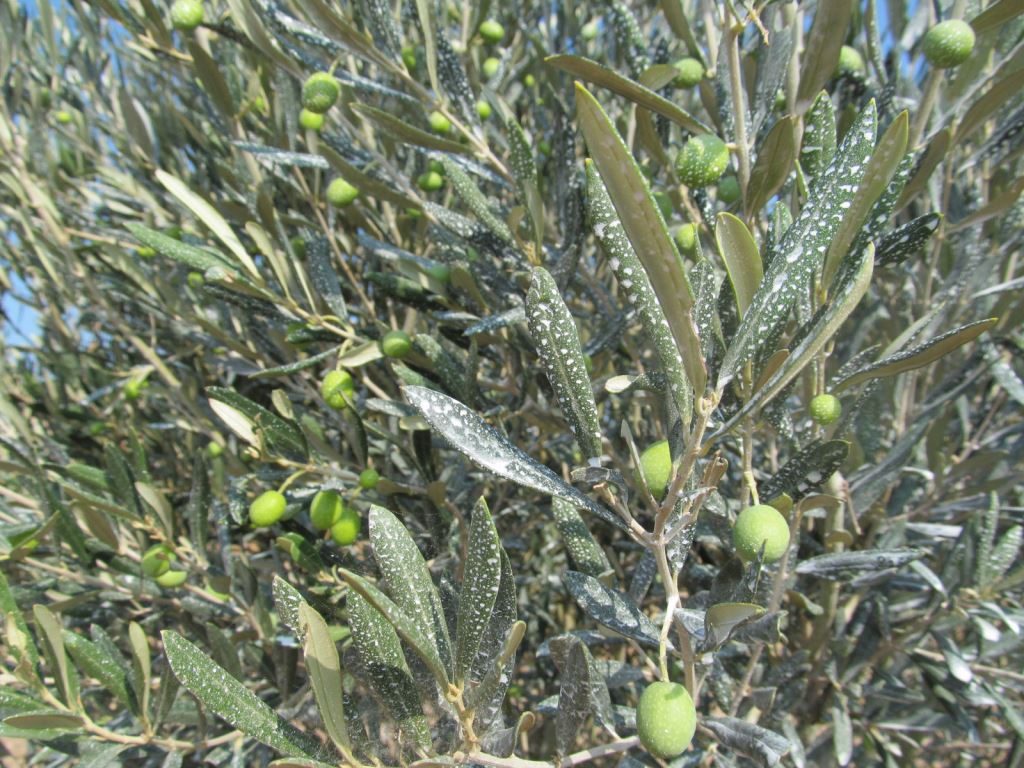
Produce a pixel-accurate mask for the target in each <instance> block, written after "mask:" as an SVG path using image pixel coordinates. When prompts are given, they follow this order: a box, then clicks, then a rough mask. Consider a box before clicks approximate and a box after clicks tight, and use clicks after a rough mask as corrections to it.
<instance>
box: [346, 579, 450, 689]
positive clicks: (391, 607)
mask: <svg viewBox="0 0 1024 768" xmlns="http://www.w3.org/2000/svg"><path fill="white" fill-rule="evenodd" d="M338 574H339V575H340V576H341V578H343V579H344V580H345V583H346V584H348V585H349V587H351V588H352V589H353V590H355V591H356V592H358V593H359V594H360V595H362V597H363V598H364V599H365V600H366V601H367V602H368V603H369V604H370V605H372V606H373V607H374V608H375V609H376V610H378V611H380V613H381V614H383V616H384V618H386V619H387V620H388V622H390V624H391V626H393V627H394V628H395V631H396V632H397V633H398V636H399V637H401V638H402V639H403V640H404V641H405V642H406V643H408V645H409V647H410V648H412V649H413V651H414V652H415V653H416V655H417V656H419V657H420V658H421V659H422V660H423V663H424V664H426V665H427V668H428V669H429V670H430V672H431V674H433V675H434V679H435V680H437V682H438V685H440V686H441V687H442V688H447V686H448V683H449V677H448V670H447V669H446V668H445V665H444V664H442V663H441V657H440V656H438V653H437V646H435V645H434V643H433V642H432V640H431V638H430V636H429V635H426V634H424V633H423V632H422V631H420V628H419V626H418V625H417V623H416V622H415V621H413V620H412V619H411V618H409V617H408V616H407V615H406V614H405V612H404V611H402V609H401V608H399V607H398V606H397V605H395V603H394V602H393V601H392V600H391V598H389V597H388V596H387V595H385V594H384V593H383V592H381V591H380V590H379V589H377V588H376V587H375V586H374V585H373V584H371V583H370V582H368V581H367V580H366V579H364V578H363V577H362V576H359V575H358V574H355V573H352V572H351V571H346V570H345V569H344V568H339V569H338Z"/></svg>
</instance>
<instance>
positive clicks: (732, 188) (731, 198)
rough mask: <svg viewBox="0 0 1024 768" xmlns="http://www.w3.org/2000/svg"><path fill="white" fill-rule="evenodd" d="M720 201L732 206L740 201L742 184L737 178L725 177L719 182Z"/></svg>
mask: <svg viewBox="0 0 1024 768" xmlns="http://www.w3.org/2000/svg"><path fill="white" fill-rule="evenodd" d="M718 199H719V200H721V201H722V202H723V203H725V204H726V205H732V204H733V203H735V202H736V201H737V200H739V199H740V183H739V181H738V180H737V179H736V177H735V176H732V175H729V176H723V177H722V178H721V179H720V180H719V182H718Z"/></svg>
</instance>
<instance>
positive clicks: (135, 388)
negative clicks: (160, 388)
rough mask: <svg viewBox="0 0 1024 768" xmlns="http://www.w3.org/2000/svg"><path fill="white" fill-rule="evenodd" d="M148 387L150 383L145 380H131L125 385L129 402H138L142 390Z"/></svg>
mask: <svg viewBox="0 0 1024 768" xmlns="http://www.w3.org/2000/svg"><path fill="white" fill-rule="evenodd" d="M148 386H149V383H148V382H146V381H145V379H129V380H128V381H126V382H125V383H124V390H123V391H124V396H125V398H126V399H128V400H138V399H139V397H140V396H141V395H142V390H144V389H146V387H148Z"/></svg>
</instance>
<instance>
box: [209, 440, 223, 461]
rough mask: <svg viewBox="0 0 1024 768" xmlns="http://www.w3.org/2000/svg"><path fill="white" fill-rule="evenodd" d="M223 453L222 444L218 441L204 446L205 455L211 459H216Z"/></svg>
mask: <svg viewBox="0 0 1024 768" xmlns="http://www.w3.org/2000/svg"><path fill="white" fill-rule="evenodd" d="M223 453H224V446H222V445H221V444H220V443H210V444H209V445H207V446H206V455H207V456H209V457H210V458H211V459H216V458H217V457H218V456H220V455H222V454H223Z"/></svg>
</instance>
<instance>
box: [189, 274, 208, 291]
mask: <svg viewBox="0 0 1024 768" xmlns="http://www.w3.org/2000/svg"><path fill="white" fill-rule="evenodd" d="M186 279H187V280H188V284H189V287H191V288H194V289H196V290H199V289H200V288H202V287H203V285H205V283H206V278H205V277H203V273H202V272H189V273H188V277H187V278H186Z"/></svg>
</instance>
